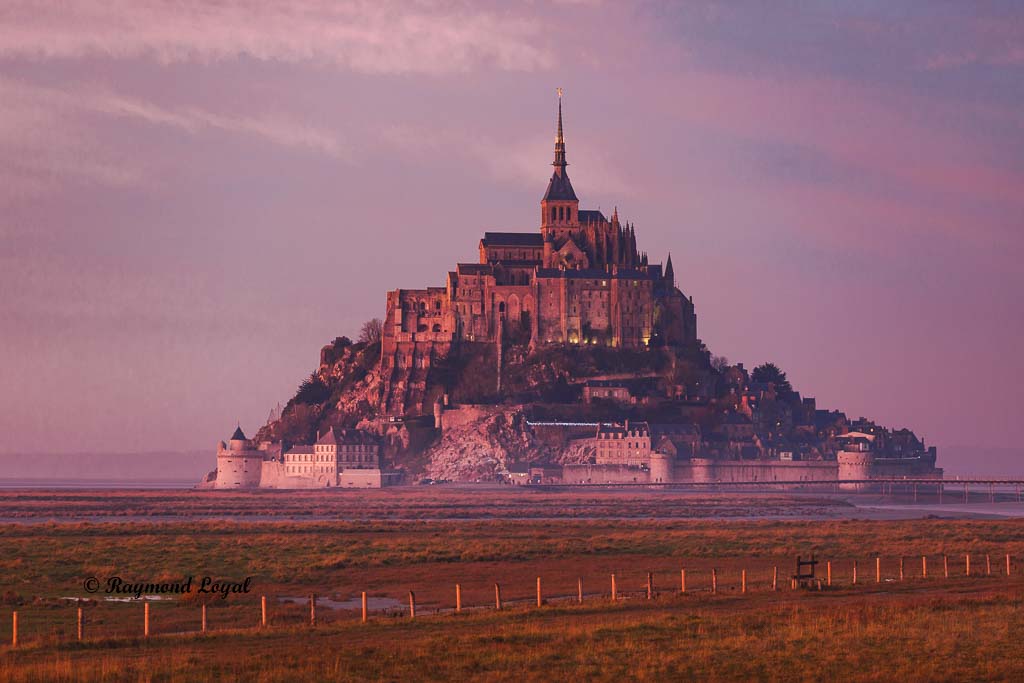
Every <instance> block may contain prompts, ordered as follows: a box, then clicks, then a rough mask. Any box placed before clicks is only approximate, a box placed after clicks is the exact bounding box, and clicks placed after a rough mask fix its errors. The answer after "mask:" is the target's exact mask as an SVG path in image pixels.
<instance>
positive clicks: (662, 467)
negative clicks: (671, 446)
mask: <svg viewBox="0 0 1024 683" xmlns="http://www.w3.org/2000/svg"><path fill="white" fill-rule="evenodd" d="M674 469H675V458H673V457H672V456H671V455H666V454H665V453H651V483H652V484H671V483H672V482H673V481H675V475H674V473H673V470H674Z"/></svg>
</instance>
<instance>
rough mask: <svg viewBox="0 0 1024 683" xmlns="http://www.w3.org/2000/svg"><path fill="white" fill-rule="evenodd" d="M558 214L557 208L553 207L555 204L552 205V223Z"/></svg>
mask: <svg viewBox="0 0 1024 683" xmlns="http://www.w3.org/2000/svg"><path fill="white" fill-rule="evenodd" d="M557 215H558V214H557V209H555V207H553V206H552V207H551V222H552V223H554V222H555V217H556V216H557Z"/></svg>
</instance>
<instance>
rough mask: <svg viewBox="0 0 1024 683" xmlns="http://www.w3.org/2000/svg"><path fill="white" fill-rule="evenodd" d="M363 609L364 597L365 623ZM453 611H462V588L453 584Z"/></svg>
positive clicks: (364, 600)
mask: <svg viewBox="0 0 1024 683" xmlns="http://www.w3.org/2000/svg"><path fill="white" fill-rule="evenodd" d="M363 595H364V596H365V595H366V593H363ZM365 607H366V598H365V597H364V598H363V621H366V609H365ZM455 611H456V612H461V611H462V586H461V585H460V584H455Z"/></svg>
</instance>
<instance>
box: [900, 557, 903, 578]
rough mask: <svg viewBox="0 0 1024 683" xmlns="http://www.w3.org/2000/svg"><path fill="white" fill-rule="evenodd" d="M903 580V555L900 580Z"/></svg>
mask: <svg viewBox="0 0 1024 683" xmlns="http://www.w3.org/2000/svg"><path fill="white" fill-rule="evenodd" d="M902 580H903V557H900V581H902Z"/></svg>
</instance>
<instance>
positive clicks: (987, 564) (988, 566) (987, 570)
mask: <svg viewBox="0 0 1024 683" xmlns="http://www.w3.org/2000/svg"><path fill="white" fill-rule="evenodd" d="M985 576H992V559H991V558H990V556H989V555H988V553H985Z"/></svg>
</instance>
